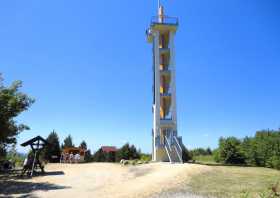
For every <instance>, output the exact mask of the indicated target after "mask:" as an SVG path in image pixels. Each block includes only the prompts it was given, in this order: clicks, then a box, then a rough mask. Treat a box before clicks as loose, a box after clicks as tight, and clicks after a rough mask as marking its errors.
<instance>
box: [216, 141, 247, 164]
mask: <svg viewBox="0 0 280 198" xmlns="http://www.w3.org/2000/svg"><path fill="white" fill-rule="evenodd" d="M219 154H220V156H219V157H220V160H221V161H222V162H223V163H225V164H244V163H245V155H244V153H243V152H242V149H241V141H240V140H238V139H237V138H235V137H228V138H220V141H219Z"/></svg>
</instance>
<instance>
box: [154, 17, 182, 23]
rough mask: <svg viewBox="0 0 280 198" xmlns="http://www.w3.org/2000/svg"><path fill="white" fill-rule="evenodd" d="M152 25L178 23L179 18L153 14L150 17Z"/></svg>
mask: <svg viewBox="0 0 280 198" xmlns="http://www.w3.org/2000/svg"><path fill="white" fill-rule="evenodd" d="M151 24H152V25H157V24H166V25H178V24H179V20H178V18H177V17H170V16H153V17H152V19H151Z"/></svg>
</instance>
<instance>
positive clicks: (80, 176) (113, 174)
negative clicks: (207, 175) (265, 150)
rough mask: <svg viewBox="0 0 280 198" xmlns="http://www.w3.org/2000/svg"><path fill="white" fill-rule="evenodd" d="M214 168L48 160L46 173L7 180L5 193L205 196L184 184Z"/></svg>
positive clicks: (126, 197)
mask: <svg viewBox="0 0 280 198" xmlns="http://www.w3.org/2000/svg"><path fill="white" fill-rule="evenodd" d="M210 169H211V168H210V167H208V166H202V165H194V164H169V163H150V164H144V165H137V166H122V165H120V164H112V163H87V164H48V165H47V166H46V171H47V174H46V175H45V176H38V177H33V178H32V179H21V180H18V179H17V180H14V181H6V182H5V183H6V184H7V185H6V186H7V187H6V188H5V194H4V196H13V197H20V196H28V197H47V198H48V197H50V198H55V197H59V198H60V197H98V198H107V197H114V198H123V197H124V198H130V197H131V198H132V197H137V198H146V197H153V198H157V197H166V198H169V197H170V198H173V197H174V198H175V197H176V198H177V197H178V198H180V197H194V198H202V197H200V196H196V195H192V194H189V193H187V192H184V191H182V190H180V186H183V185H185V184H186V183H187V182H188V181H189V180H190V178H191V177H193V176H195V175H196V174H199V173H202V172H205V171H208V170H210ZM8 182H10V183H8ZM176 189H178V190H177V191H176ZM2 195H3V194H2ZM0 197H1V191H0Z"/></svg>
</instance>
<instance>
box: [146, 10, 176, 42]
mask: <svg viewBox="0 0 280 198" xmlns="http://www.w3.org/2000/svg"><path fill="white" fill-rule="evenodd" d="M178 25H179V20H178V17H171V16H166V15H164V8H163V6H160V7H159V9H158V15H157V16H153V17H152V19H151V22H150V27H149V28H148V29H147V31H146V35H147V39H148V42H151V41H152V33H153V31H163V32H164V31H172V32H176V31H177V27H178Z"/></svg>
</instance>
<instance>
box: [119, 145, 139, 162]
mask: <svg viewBox="0 0 280 198" xmlns="http://www.w3.org/2000/svg"><path fill="white" fill-rule="evenodd" d="M121 159H125V160H132V159H140V153H139V152H138V151H137V149H136V147H135V146H134V145H133V144H132V145H129V143H126V144H124V145H123V146H122V147H121V148H120V149H118V151H117V154H116V160H117V161H120V160H121Z"/></svg>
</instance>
